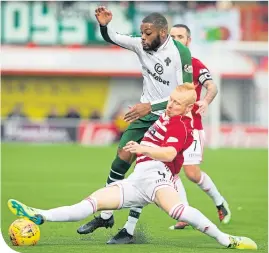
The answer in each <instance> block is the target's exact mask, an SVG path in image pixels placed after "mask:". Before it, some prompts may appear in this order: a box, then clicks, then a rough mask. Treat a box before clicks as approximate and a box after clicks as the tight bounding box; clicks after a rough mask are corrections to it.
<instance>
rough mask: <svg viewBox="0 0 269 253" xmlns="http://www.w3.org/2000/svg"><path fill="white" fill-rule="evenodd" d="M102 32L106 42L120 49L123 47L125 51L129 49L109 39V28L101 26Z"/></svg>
mask: <svg viewBox="0 0 269 253" xmlns="http://www.w3.org/2000/svg"><path fill="white" fill-rule="evenodd" d="M100 31H101V35H102V37H103V39H104V40H105V41H106V42H108V43H111V44H114V45H116V46H119V47H122V48H125V49H128V48H126V47H123V46H121V45H119V44H117V43H115V42H114V41H113V40H112V39H111V38H110V37H109V35H108V32H107V26H101V25H100Z"/></svg>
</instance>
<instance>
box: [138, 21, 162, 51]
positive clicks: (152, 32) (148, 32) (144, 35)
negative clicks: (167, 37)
mask: <svg viewBox="0 0 269 253" xmlns="http://www.w3.org/2000/svg"><path fill="white" fill-rule="evenodd" d="M140 30H141V40H142V41H141V43H142V47H143V49H144V50H145V51H151V50H155V49H156V48H158V47H159V46H160V45H161V35H162V31H160V30H159V29H157V28H156V27H155V26H154V25H153V24H151V23H142V25H141V27H140Z"/></svg>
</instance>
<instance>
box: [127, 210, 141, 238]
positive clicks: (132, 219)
mask: <svg viewBox="0 0 269 253" xmlns="http://www.w3.org/2000/svg"><path fill="white" fill-rule="evenodd" d="M141 212H142V208H131V210H130V213H129V216H128V220H127V222H126V223H125V225H124V228H126V230H127V232H128V234H130V235H134V231H135V227H136V224H137V222H138V219H139V216H140V214H141Z"/></svg>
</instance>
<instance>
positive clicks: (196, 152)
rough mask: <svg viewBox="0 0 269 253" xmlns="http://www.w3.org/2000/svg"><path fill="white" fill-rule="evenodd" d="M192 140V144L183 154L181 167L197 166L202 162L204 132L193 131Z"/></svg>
mask: <svg viewBox="0 0 269 253" xmlns="http://www.w3.org/2000/svg"><path fill="white" fill-rule="evenodd" d="M193 139H194V140H193V142H192V144H191V145H190V146H189V147H188V148H187V149H186V150H185V151H184V153H183V155H184V163H183V165H199V164H200V163H201V162H202V160H203V149H204V131H203V130H197V129H194V130H193Z"/></svg>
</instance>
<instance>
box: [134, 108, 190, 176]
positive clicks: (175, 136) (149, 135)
mask: <svg viewBox="0 0 269 253" xmlns="http://www.w3.org/2000/svg"><path fill="white" fill-rule="evenodd" d="M192 130H193V128H192V126H191V118H189V117H186V116H180V115H179V116H174V117H171V118H170V117H168V116H167V115H166V114H165V113H163V114H162V115H161V116H160V118H159V119H158V120H157V121H156V122H155V123H154V124H153V125H152V126H151V127H150V128H149V129H148V131H147V132H146V133H145V135H144V138H143V139H142V141H141V143H140V144H141V145H145V146H149V147H174V148H175V149H176V151H177V156H176V157H175V159H174V160H173V161H172V162H164V163H165V164H166V165H167V166H168V168H169V169H170V171H171V172H172V174H173V175H175V174H178V173H179V171H180V169H181V167H182V164H183V162H184V157H183V151H185V150H186V149H187V148H188V147H189V146H190V145H191V143H192V142H193V136H192ZM150 160H153V159H151V158H150V157H147V156H145V155H142V154H139V155H137V159H136V163H141V162H145V161H150Z"/></svg>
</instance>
